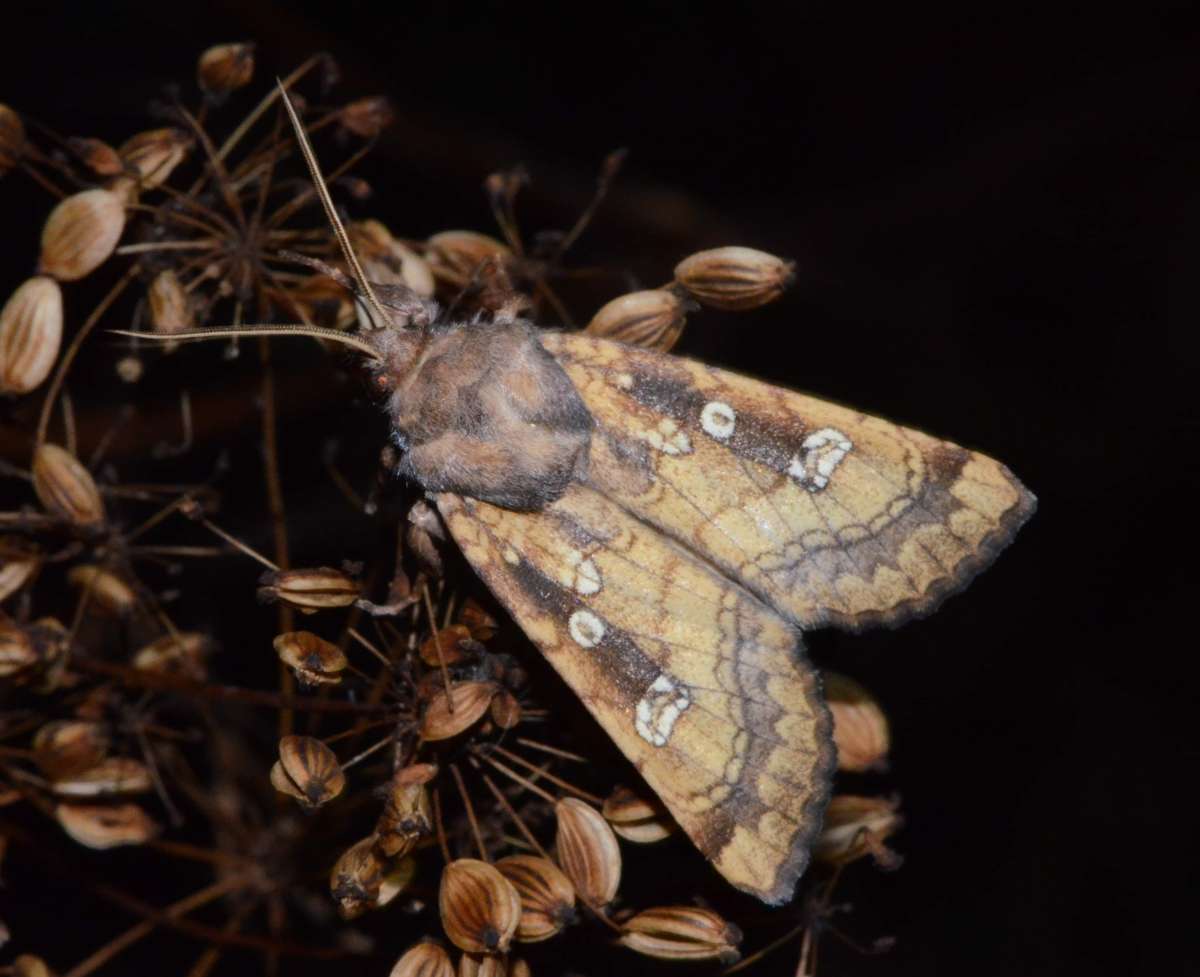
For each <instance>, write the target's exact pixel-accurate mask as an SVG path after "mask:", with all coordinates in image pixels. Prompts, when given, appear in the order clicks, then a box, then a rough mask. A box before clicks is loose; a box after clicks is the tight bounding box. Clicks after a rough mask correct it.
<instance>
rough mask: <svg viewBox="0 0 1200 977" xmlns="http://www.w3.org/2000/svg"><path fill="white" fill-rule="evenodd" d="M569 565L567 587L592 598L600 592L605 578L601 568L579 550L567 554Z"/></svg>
mask: <svg viewBox="0 0 1200 977" xmlns="http://www.w3.org/2000/svg"><path fill="white" fill-rule="evenodd" d="M567 564H568V566H569V567H570V568H571V570H570V580H568V581H567V585H568V586H569V587H570V588H571V589H572V590H574V591H575V593H577V594H581V595H583V596H584V597H590V596H591V595H592V594H598V593H599V592H600V588H601V587H602V586H604V578H603V577H601V576H600V568H599V567H598V566H596V563H595V561H594V560H592V559H590V558H589V557H586V556H584V555H583V554H582V553H580V552H579V550H571V551H570V552H569V553H568V554H567Z"/></svg>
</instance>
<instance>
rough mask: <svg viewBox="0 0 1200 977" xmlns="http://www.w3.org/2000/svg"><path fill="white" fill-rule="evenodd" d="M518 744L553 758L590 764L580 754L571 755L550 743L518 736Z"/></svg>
mask: <svg viewBox="0 0 1200 977" xmlns="http://www.w3.org/2000/svg"><path fill="white" fill-rule="evenodd" d="M517 742H518V743H520V744H521V746H527V747H529V748H530V749H531V750H540V751H541V752H542V753H549V754H550V755H551V756H556V757H560V758H561V759H563V760H572V761H574V762H575V763H590V762H591V761H590V760H588V758H587V757H585V756H580V755H579V754H578V753H570V752H568V751H567V750H560V749H559V748H558V747H555V746H551V745H550V744H549V743H539V742H538V741H537V740H531V739H530V738H529V737H527V736H518V737H517Z"/></svg>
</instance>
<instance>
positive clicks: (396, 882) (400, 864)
mask: <svg viewBox="0 0 1200 977" xmlns="http://www.w3.org/2000/svg"><path fill="white" fill-rule="evenodd" d="M378 851H379V847H378V843H376V854H378ZM416 877H417V860H416V859H415V858H412V857H411V856H409V857H403V858H398V859H396V860H394V861H392V862H391V863H389V864H387V865H386V867H385V868H384V873H383V878H382V879H381V880H380V882H379V895H378V896H376V898H375V908H376V909H380V908H382V907H383V906H386V905H387V904H388V903H389V902H391V901H392V900H393V899H395V898H396V896H398V895H400V893H401V892H403V891H404V890H405V889H407V888H408V887H409V886H410V885H412V881H413V879H415V878H416Z"/></svg>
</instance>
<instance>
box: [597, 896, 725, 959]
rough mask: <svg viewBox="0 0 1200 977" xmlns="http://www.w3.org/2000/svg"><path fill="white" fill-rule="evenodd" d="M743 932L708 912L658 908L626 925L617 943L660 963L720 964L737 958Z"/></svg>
mask: <svg viewBox="0 0 1200 977" xmlns="http://www.w3.org/2000/svg"><path fill="white" fill-rule="evenodd" d="M741 941H742V931H741V930H739V929H738V928H737V927H736V926H734V925H733V924H732V923H729V922H726V921H725V920H724V919H722V918H721V917H720V916H718V915H717V914H716V913H715V912H713V911H712V910H711V909H702V908H700V907H698V906H659V907H656V908H654V909H646V910H644V911H643V912H640V913H638V914H637V915H636V916H634V917H632V918H631V919H628V920H626V921H625V923H624V924H623V925H622V926H621V936H620V938H619V939H618V941H617V942H619V943H620V944H621V945H622V946H627V947H629V949H631V950H635V951H636V952H638V953H641V954H644V955H645V956H648V957H656V958H658V959H660V960H720V961H721V962H722V963H725V964H730V963H733V962H734V961H735V960H737V958H738V950H737V945H738V944H739V943H740V942H741Z"/></svg>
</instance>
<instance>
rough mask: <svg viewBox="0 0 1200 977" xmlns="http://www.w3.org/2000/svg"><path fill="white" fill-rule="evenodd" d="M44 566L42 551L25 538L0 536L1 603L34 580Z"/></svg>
mask: <svg viewBox="0 0 1200 977" xmlns="http://www.w3.org/2000/svg"><path fill="white" fill-rule="evenodd" d="M41 566H42V551H41V549H40V548H39V547H38V545H37V544H36V543H31V542H30V541H29V540H27V539H25V537H23V536H0V601H2V600H6V599H7V598H9V597H11V596H12V595H13V594H15V593H16V592H17V591H18V590H20V589H21V588H22V587H25V586H26V585H28V584H29V582H30V581H31V580H33V578H34V576H36V574H37V572H38V570H39V569H41Z"/></svg>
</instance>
